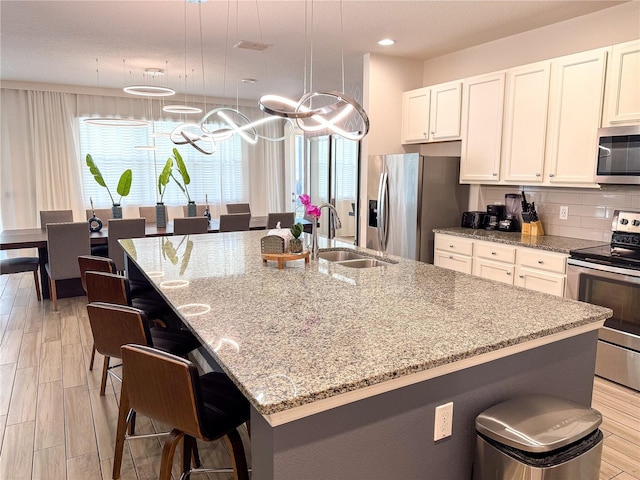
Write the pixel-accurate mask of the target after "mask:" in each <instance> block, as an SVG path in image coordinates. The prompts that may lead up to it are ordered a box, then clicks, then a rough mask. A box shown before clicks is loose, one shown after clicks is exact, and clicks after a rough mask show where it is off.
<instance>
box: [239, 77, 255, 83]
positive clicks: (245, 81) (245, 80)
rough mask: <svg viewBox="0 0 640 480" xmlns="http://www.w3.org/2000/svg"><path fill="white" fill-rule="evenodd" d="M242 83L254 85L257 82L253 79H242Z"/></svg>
mask: <svg viewBox="0 0 640 480" xmlns="http://www.w3.org/2000/svg"><path fill="white" fill-rule="evenodd" d="M240 81H241V82H242V83H256V82H257V80H256V79H255V78H243V79H242V80H240Z"/></svg>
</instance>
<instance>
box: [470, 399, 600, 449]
mask: <svg viewBox="0 0 640 480" xmlns="http://www.w3.org/2000/svg"><path fill="white" fill-rule="evenodd" d="M600 423H602V415H600V412H598V411H597V410H594V409H593V408H589V407H585V406H583V405H580V404H578V403H575V402H572V401H570V400H565V399H563V398H558V397H553V396H550V395H527V396H523V397H518V398H514V399H512V400H507V401H505V402H502V403H500V404H498V405H494V406H493V407H491V408H489V409H488V410H485V411H484V412H482V413H481V414H480V415H478V417H477V418H476V430H477V431H478V432H479V433H481V434H483V435H485V436H487V437H489V438H490V439H492V440H495V441H496V442H498V443H501V444H504V445H508V446H510V447H513V448H517V449H519V450H524V451H525V452H532V453H543V452H550V451H551V450H555V449H558V448H561V447H564V446H565V445H569V444H570V443H573V442H575V441H578V440H580V439H581V438H583V437H585V436H587V435H588V434H589V433H591V432H593V431H594V430H595V429H596V428H598V426H599V425H600Z"/></svg>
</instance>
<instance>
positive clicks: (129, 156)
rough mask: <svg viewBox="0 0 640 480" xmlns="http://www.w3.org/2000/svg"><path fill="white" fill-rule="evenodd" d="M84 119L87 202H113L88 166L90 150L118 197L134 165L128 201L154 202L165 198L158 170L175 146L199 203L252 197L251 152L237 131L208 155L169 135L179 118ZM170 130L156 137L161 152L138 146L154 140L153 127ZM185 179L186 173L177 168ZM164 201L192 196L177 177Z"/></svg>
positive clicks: (99, 204)
mask: <svg viewBox="0 0 640 480" xmlns="http://www.w3.org/2000/svg"><path fill="white" fill-rule="evenodd" d="M82 120H83V118H80V122H79V132H80V154H81V159H82V162H83V165H82V176H83V185H84V193H85V198H84V201H85V205H86V206H88V205H89V198H92V199H93V202H94V206H95V207H96V208H99V207H108V206H111V203H112V202H111V199H110V198H109V194H108V193H107V190H106V189H105V188H103V187H101V186H100V185H98V184H97V183H96V181H95V180H94V178H93V175H91V173H90V172H89V168H88V167H87V166H86V164H85V163H84V162H85V157H86V155H87V153H90V154H91V156H92V157H93V160H94V162H95V163H96V165H97V166H98V168H99V169H100V171H101V172H102V175H103V177H104V179H105V183H106V184H107V186H108V187H109V190H110V191H111V194H112V195H113V200H114V201H115V202H116V203H117V202H118V200H119V196H118V195H117V192H116V189H117V185H118V180H119V178H120V175H121V174H122V172H124V171H125V170H126V169H128V168H131V169H132V172H133V182H132V185H131V192H130V193H129V196H128V197H126V199H125V200H124V203H125V204H126V205H154V204H155V203H156V202H157V201H159V198H158V195H157V180H158V174H159V173H160V172H161V171H162V168H163V167H164V165H165V163H166V161H167V158H169V157H170V156H172V152H173V148H174V147H176V148H178V151H179V152H180V155H182V158H183V160H184V162H185V164H186V166H187V171H188V172H189V176H190V177H191V183H190V184H189V186H188V187H187V188H188V191H189V196H190V197H191V199H192V200H194V201H195V202H196V203H199V204H203V203H204V201H205V195H207V197H208V201H209V203H210V204H216V203H218V204H223V203H227V202H231V203H233V202H248V201H249V198H250V195H249V188H250V186H249V185H250V184H249V168H248V164H247V161H248V160H247V158H248V155H247V152H246V151H244V147H243V145H242V142H241V139H240V138H239V137H238V136H234V137H232V138H231V139H229V140H226V141H224V142H221V143H219V144H217V145H216V151H215V152H214V154H213V155H204V154H203V153H200V152H198V151H197V150H196V149H195V148H193V147H192V146H191V145H180V146H176V145H174V144H173V142H171V140H170V139H169V137H168V135H167V134H168V132H171V131H172V130H173V129H174V128H175V127H176V126H177V125H178V122H173V121H166V120H163V121H155V122H154V125H153V126H149V127H147V128H131V127H129V128H122V127H103V126H95V125H87V124H85V123H84V122H83V121H82ZM154 131H155V132H166V133H162V134H160V135H161V136H157V137H156V138H155V145H156V147H157V149H156V150H155V151H148V150H137V149H136V148H135V147H136V146H147V145H153V143H154V138H152V132H154ZM174 175H176V176H177V178H178V179H179V180H181V179H180V176H179V174H178V172H177V171H175V170H174ZM163 201H164V203H165V204H167V205H185V204H186V203H187V198H186V197H185V195H184V194H183V193H182V191H181V190H180V188H179V187H178V186H177V185H176V184H175V182H174V181H173V180H172V181H171V182H170V183H169V185H168V187H167V190H166V192H165V195H164V198H163Z"/></svg>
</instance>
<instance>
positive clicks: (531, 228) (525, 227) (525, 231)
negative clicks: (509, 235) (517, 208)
mask: <svg viewBox="0 0 640 480" xmlns="http://www.w3.org/2000/svg"><path fill="white" fill-rule="evenodd" d="M522 235H529V236H532V237H541V236H543V235H544V228H542V222H541V221H540V220H537V221H535V222H531V223H523V224H522Z"/></svg>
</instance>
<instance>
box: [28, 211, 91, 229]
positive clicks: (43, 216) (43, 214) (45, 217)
mask: <svg viewBox="0 0 640 480" xmlns="http://www.w3.org/2000/svg"><path fill="white" fill-rule="evenodd" d="M69 222H73V211H72V210H40V228H41V229H42V230H46V229H47V224H48V223H69ZM88 230H89V229H88V228H87V231H88Z"/></svg>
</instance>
